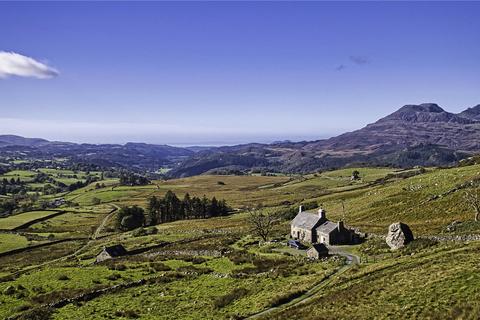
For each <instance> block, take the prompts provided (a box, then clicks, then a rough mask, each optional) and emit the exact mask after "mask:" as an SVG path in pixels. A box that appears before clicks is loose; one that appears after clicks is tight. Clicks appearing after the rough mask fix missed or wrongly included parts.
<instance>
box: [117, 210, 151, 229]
mask: <svg viewBox="0 0 480 320" xmlns="http://www.w3.org/2000/svg"><path fill="white" fill-rule="evenodd" d="M144 223H145V215H144V214H143V209H142V208H140V207H138V206H133V207H123V208H121V209H120V210H119V211H118V213H117V222H116V225H117V228H118V229H120V230H123V231H128V230H133V229H135V228H139V227H141V226H143V224H144Z"/></svg>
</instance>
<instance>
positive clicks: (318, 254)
mask: <svg viewBox="0 0 480 320" xmlns="http://www.w3.org/2000/svg"><path fill="white" fill-rule="evenodd" d="M327 256H328V248H327V246H326V245H325V244H323V243H314V244H313V245H312V247H311V248H310V249H308V250H307V257H308V258H310V259H320V258H323V257H327Z"/></svg>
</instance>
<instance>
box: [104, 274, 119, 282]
mask: <svg viewBox="0 0 480 320" xmlns="http://www.w3.org/2000/svg"><path fill="white" fill-rule="evenodd" d="M121 277H122V276H121V275H119V274H118V273H113V274H111V275H109V276H107V280H111V281H115V280H118V279H120V278H121Z"/></svg>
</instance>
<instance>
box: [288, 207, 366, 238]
mask: <svg viewBox="0 0 480 320" xmlns="http://www.w3.org/2000/svg"><path fill="white" fill-rule="evenodd" d="M290 237H291V238H292V239H295V240H299V241H304V242H308V243H324V244H326V245H343V244H352V243H355V242H356V239H357V236H356V234H355V232H354V231H353V230H350V229H347V228H345V226H344V224H343V222H342V221H339V222H338V223H334V222H332V221H329V220H328V219H327V215H326V212H325V210H323V209H322V208H320V209H319V210H318V212H317V213H313V212H307V211H303V209H302V206H300V208H299V211H298V214H297V216H296V217H295V218H294V219H293V220H292V222H291V223H290Z"/></svg>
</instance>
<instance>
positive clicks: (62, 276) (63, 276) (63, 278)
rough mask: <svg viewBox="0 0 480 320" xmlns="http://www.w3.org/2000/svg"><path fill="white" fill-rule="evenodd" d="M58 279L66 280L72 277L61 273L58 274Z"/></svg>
mask: <svg viewBox="0 0 480 320" xmlns="http://www.w3.org/2000/svg"><path fill="white" fill-rule="evenodd" d="M58 280H61V281H66V280H70V278H69V277H68V276H66V275H64V274H62V275H59V276H58Z"/></svg>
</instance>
